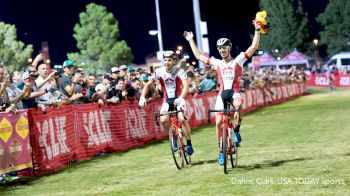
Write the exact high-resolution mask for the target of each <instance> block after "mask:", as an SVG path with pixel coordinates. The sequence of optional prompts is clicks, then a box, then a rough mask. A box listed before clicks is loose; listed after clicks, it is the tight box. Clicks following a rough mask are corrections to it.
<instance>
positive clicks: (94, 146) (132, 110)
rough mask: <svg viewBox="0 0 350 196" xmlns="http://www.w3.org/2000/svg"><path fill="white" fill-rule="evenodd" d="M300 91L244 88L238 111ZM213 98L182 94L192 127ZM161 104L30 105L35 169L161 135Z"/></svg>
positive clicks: (41, 171) (203, 117)
mask: <svg viewBox="0 0 350 196" xmlns="http://www.w3.org/2000/svg"><path fill="white" fill-rule="evenodd" d="M305 91H306V88H305V85H304V84H302V83H300V84H299V83H295V84H289V85H285V86H273V87H269V88H262V89H254V90H247V91H246V92H244V93H242V97H243V111H245V112H248V111H252V110H254V109H256V108H259V107H263V106H266V105H271V104H275V103H279V102H283V101H286V100H287V99H290V98H293V97H296V96H300V95H302V94H303V93H304V92H305ZM216 97H217V93H216V92H210V93H205V94H200V95H198V96H195V97H192V96H189V97H187V98H186V102H187V108H188V110H187V113H186V115H187V118H188V119H189V123H190V126H191V128H196V127H199V126H201V125H203V124H206V123H207V119H208V113H207V111H208V109H214V106H215V101H216ZM161 104H162V100H161V99H159V100H154V101H152V102H150V103H147V106H146V107H144V108H139V106H138V104H137V102H135V103H130V102H123V103H121V104H117V105H107V106H103V107H99V106H98V104H83V105H70V106H64V107H62V108H49V109H48V110H47V113H46V114H43V113H42V111H41V110H37V109H30V110H29V119H30V125H31V145H32V148H33V164H34V172H35V173H36V174H44V173H48V172H52V171H56V170H59V169H61V168H63V167H65V166H68V165H69V164H70V163H72V162H75V161H81V160H85V159H89V158H91V157H94V156H96V154H98V153H101V152H116V151H125V150H129V149H131V148H136V147H139V146H142V145H144V144H146V143H148V142H150V141H154V140H158V141H160V140H164V139H166V138H167V134H168V133H167V131H164V130H163V128H162V127H161V126H157V125H156V122H155V119H154V114H155V113H156V112H159V110H160V107H161ZM211 122H212V123H213V122H214V120H212V121H211Z"/></svg>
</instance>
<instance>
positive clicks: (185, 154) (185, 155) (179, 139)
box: [177, 128, 189, 165]
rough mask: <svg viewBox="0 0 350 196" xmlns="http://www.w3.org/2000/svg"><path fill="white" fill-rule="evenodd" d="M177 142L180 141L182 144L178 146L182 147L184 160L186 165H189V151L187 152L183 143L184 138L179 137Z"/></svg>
mask: <svg viewBox="0 0 350 196" xmlns="http://www.w3.org/2000/svg"><path fill="white" fill-rule="evenodd" d="M179 129H180V130H182V129H181V128H179ZM177 141H180V143H179V144H178V146H181V150H182V153H183V158H184V160H185V163H186V165H188V164H189V160H188V159H187V151H186V150H185V145H184V141H183V137H182V136H180V135H178V140H177Z"/></svg>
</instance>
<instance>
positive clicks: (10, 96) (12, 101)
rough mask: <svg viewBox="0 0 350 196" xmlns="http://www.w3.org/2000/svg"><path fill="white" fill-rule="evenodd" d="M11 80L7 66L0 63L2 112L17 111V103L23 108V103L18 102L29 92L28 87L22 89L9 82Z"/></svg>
mask: <svg viewBox="0 0 350 196" xmlns="http://www.w3.org/2000/svg"><path fill="white" fill-rule="evenodd" d="M9 80H10V79H9V76H8V74H7V72H6V69H5V66H4V65H0V112H10V111H15V109H16V105H17V107H19V108H17V109H22V105H20V104H17V103H19V102H20V100H21V99H22V98H23V97H24V95H25V94H26V93H27V92H28V88H27V87H24V90H23V91H21V90H19V89H18V88H17V87H15V86H14V85H11V84H9Z"/></svg>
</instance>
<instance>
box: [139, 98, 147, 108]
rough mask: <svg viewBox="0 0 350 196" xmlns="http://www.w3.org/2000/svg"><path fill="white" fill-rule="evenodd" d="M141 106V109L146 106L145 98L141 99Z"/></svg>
mask: <svg viewBox="0 0 350 196" xmlns="http://www.w3.org/2000/svg"><path fill="white" fill-rule="evenodd" d="M139 106H140V107H144V106H146V98H145V97H140V101H139Z"/></svg>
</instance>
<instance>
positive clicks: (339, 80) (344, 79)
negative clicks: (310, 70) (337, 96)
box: [307, 74, 350, 88]
mask: <svg viewBox="0 0 350 196" xmlns="http://www.w3.org/2000/svg"><path fill="white" fill-rule="evenodd" d="M329 82H330V80H329V77H328V76H327V75H326V74H312V75H310V76H309V77H308V80H307V86H319V87H329ZM334 84H335V85H336V86H337V87H347V88H349V87H350V74H347V75H336V76H334Z"/></svg>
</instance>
